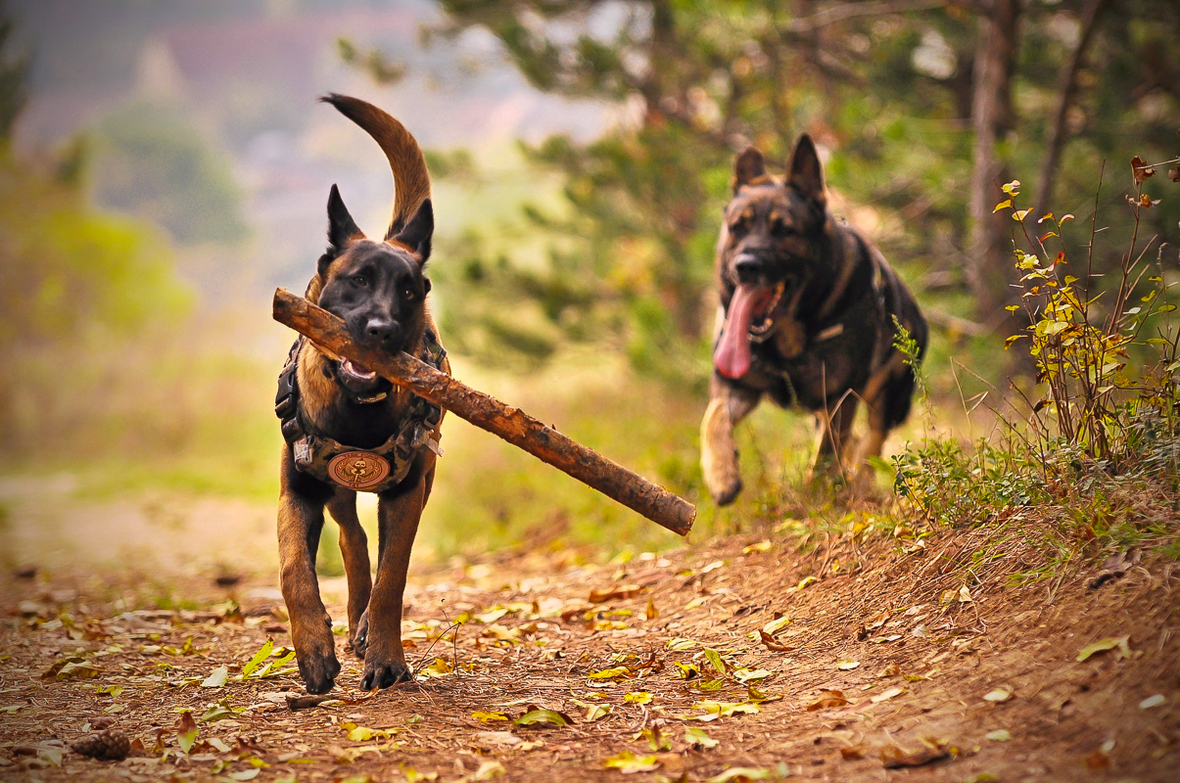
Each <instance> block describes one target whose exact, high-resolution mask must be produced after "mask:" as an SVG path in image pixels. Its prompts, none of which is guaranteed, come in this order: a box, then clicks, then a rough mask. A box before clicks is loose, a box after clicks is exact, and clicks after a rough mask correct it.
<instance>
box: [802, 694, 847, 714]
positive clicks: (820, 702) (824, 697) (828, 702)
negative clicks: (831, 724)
mask: <svg viewBox="0 0 1180 783" xmlns="http://www.w3.org/2000/svg"><path fill="white" fill-rule="evenodd" d="M847 704H848V699H847V698H845V696H844V694H843V693H841V692H840V691H824V692H823V693H821V694H820V695H819V698H818V699H816V700H815V701H813V702H812V703H811V704H808V705H807V711H808V712H815V711H816V710H830V709H834V708H836V707H844V706H846V705H847Z"/></svg>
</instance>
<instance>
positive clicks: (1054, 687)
mask: <svg viewBox="0 0 1180 783" xmlns="http://www.w3.org/2000/svg"><path fill="white" fill-rule="evenodd" d="M16 507H17V513H15V514H14V518H13V519H10V520H9V530H8V531H7V532H8V535H9V536H10V539H11V540H22V541H26V543H27V542H28V541H32V540H34V539H16V538H12V537H13V536H19V535H25V533H21V531H22V530H23V529H24V528H22V524H23V523H22V520H23V519H26V518H25V517H23V516H22V515H21V513H20V508H22V507H21V506H20V504H17V505H16ZM80 510H81V509H75V510H74V512H72V513H77V512H79V511H80ZM223 510H224V509H223ZM215 511H216V510H215V509H203V510H202V513H205V514H207V513H211V512H215ZM239 511H240V509H239ZM255 511H256V510H251V511H249V514H250V515H253V514H255ZM233 513H237V512H233ZM185 514H188V512H185ZM185 514H181V515H180V521H175V520H174V523H173V524H172V527H170V528H167V529H168V530H171V531H172V533H173V534H175V535H176V536H177V537H178V538H180V539H183V538H184V536H185V534H186V532H188V531H187V529H186V525H189V524H197V522H196V520H194V519H193V518H192V517H190V516H185ZM250 518H251V519H253V516H250ZM128 524H129V525H130V529H132V530H135V529H137V528H136V527H135V524H138V523H128ZM153 529H155V530H157V532H158V531H159V529H160V526H159V525H158V524H157V525H155V527H154V528H153ZM26 533H27V531H26ZM42 534H43V535H48V533H45V532H44V531H42ZM161 535H164V534H161ZM809 538H810V539H811V541H810V542H809V543H808V546H805V547H804V546H800V543H801V541H800V539H799V538H798V537H797V535H787V534H779V535H770V534H768V535H757V536H747V537H743V538H731V539H726V540H721V541H716V542H711V543H708V544H695V545H691V546H689V547H685V548H684V549H681V550H677V551H675V552H671V553H665V554H662V555H642V556H639V557H637V558H635V559H633V560H631V561H630V562H628V563H625V564H617V563H616V564H609V565H585V564H580V563H579V562H577V553H565V554H563V555H539V554H536V553H517V554H502V555H500V556H497V557H495V558H492V559H489V560H488V561H487V562H482V563H475V564H456V565H453V566H452V567H449V568H446V569H443V570H436V571H429V572H427V571H421V572H419V573H416V574H415V575H414V577H413V580H412V584H411V587H410V589H409V591H408V596H407V600H408V604H409V607H408V611H407V614H406V616H407V621H406V627H405V634H404V635H405V637H406V639H407V640H408V641H407V644H408V646H409V647H410V649H409V651H408V656H409V657H410V659H411V660H412V661H414V662H416V664H417V669H418V672H419V681H417V682H415V683H412V684H409V685H406V686H401V687H398V688H395V689H391V690H387V691H382V692H376V693H373V694H367V693H362V692H359V691H358V690H357V686H358V683H359V680H360V666H359V664H358V663H357V661H356V660H355V658H353V657H352V656H351V655H349V654H348V653H346V651H345V650H344V641H345V637H344V636H340V637H338V640H339V641H338V653H339V654H340V655H341V659H342V662H343V663H344V671H343V673H342V675H341V677H340V679H339V681H338V685H337V688H336V690H335V691H334V692H333V694H331V695H332V696H334V697H335V699H334V700H332V701H327V702H324V703H322V704H319V705H317V706H313V707H309V708H307V709H300V710H292V709H290V708H289V706H288V698H289V697H293V696H296V695H301V694H302V693H303V691H302V688H301V687H300V683H299V681H298V679H297V677H296V676H294V675H293V674H290V673H283V672H284V670H287V669H288V668H289V667H286V666H281V665H280V666H278V667H277V673H272V674H270V675H269V676H261V677H260V676H258V675H259V673H260V672H262V671H263V667H259V668H255V669H254V670H253V671H251V672H250V674H251V676H248V677H244V678H243V677H242V676H241V675H242V673H243V669H244V668H248V664H249V662H250V661H251V658H252V657H253V656H254V655H255V653H256V652H257V651H259V649H260V648H262V647H263V645H264V643H266V641H267V640H268V639H273V641H274V644H275V645H276V646H277V647H281V646H282V645H284V644H287V643H289V636H288V635H287V625H286V622H285V615H284V612H283V608H282V605H281V599H280V598H279V597H278V596H277V592H276V590H275V589H274V588H275V583H274V577H273V570H271V569H270V567H269V565H267V563H266V562H265V561H264V562H261V564H260V565H259V566H258V567H256V568H254V569H253V570H251V569H249V568H246V567H244V566H242V567H241V568H239V571H238V572H236V573H224V572H225V571H226V569H227V568H228V566H226V565H225V564H224V563H223V564H222V565H221V566H217V565H216V563H217V562H219V561H218V559H217V558H212V559H207V560H205V561H202V562H203V563H204V564H205V565H204V567H203V570H202V569H194V568H191V567H187V568H186V567H180V566H178V567H176V568H175V570H173V571H170V572H161V571H160V570H159V567H157V566H153V565H151V564H150V563H148V562H141V563H138V564H136V563H129V562H124V563H123V564H122V565H121V566H119V565H109V566H106V567H104V568H98V567H96V566H86V567H78V568H74V569H70V568H67V567H65V566H64V565H59V566H58V567H57V568H56V569H54V571H53V575H52V576H51V577H47V576H46V575H45V572H44V571H42V572H40V573H38V574H30V573H28V572H27V571H26V572H24V573H23V578H22V577H21V576H14V575H5V579H6V580H7V581H5V582H4V583H3V593H2V596H3V605H2V608H3V611H4V614H5V616H4V621H3V631H2V636H0V779H4V780H22V781H23V780H30V781H31V780H45V781H56V780H87V781H90V780H97V781H115V780H132V781H137V780H207V779H213V778H216V779H220V780H239V781H241V780H257V781H285V780H298V781H349V782H350V783H354V782H355V783H362V781H400V780H437V781H458V780H487V779H494V778H500V777H502V778H503V779H504V780H512V781H552V780H555V779H562V780H565V781H583V780H585V781H592V780H593V781H597V780H613V779H622V780H627V779H630V780H636V781H644V780H650V781H656V780H685V781H710V780H711V781H719V782H720V781H727V780H747V779H748V780H758V779H768V780H775V779H780V778H786V777H789V778H791V779H800V780H833V781H860V780H872V781H890V780H898V781H900V780H916V781H925V780H932V781H933V780H937V781H943V780H946V781H985V780H1004V781H1015V780H1047V781H1049V780H1052V781H1058V780H1059V781H1075V780H1095V781H1102V780H1112V781H1113V780H1119V781H1165V780H1167V781H1171V780H1176V779H1177V777H1176V775H1177V774H1178V773H1177V770H1180V663H1178V662H1180V633H1178V632H1177V631H1178V630H1180V565H1178V564H1177V563H1175V562H1173V561H1162V560H1153V559H1152V558H1151V557H1150V556H1149V557H1147V558H1145V559H1144V560H1143V562H1141V563H1139V564H1137V565H1135V566H1133V567H1131V568H1130V569H1129V570H1128V571H1127V573H1126V574H1125V575H1124V576H1122V577H1121V578H1117V579H1111V580H1109V581H1107V582H1106V583H1105V584H1103V585H1102V586H1100V587H1098V588H1091V587H1090V586H1089V583H1090V582H1091V580H1092V579H1093V577H1094V576H1095V573H1094V569H1093V568H1088V569H1087V570H1085V571H1083V572H1079V573H1068V574H1065V575H1064V578H1062V579H1061V580H1060V581H1059V582H1053V583H1049V582H1037V583H1034V584H1031V585H1029V586H1025V587H1010V586H1005V579H1004V573H1003V571H1002V569H1003V568H1004V567H1006V563H1007V562H1008V560H1009V559H1007V558H1006V559H1004V560H1000V561H997V562H995V563H993V564H992V568H994V569H997V570H995V572H994V573H989V572H986V571H983V570H981V569H980V568H979V567H977V568H976V569H975V570H974V578H972V577H970V576H968V575H969V574H970V573H971V571H969V570H968V569H967V568H966V563H967V562H968V558H969V555H970V553H971V552H973V551H974V547H973V544H974V542H973V541H972V540H971V539H970V537H969V534H967V533H961V532H960V533H953V532H952V533H943V534H939V535H933V536H930V537H928V538H925V539H924V546H918V545H915V542H914V540H913V539H900V540H899V539H895V538H893V537H892V536H890V535H886V534H884V533H876V534H873V533H872V532H871V531H870V532H869V533H867V534H866V533H861V534H860V535H858V536H857V537H853V535H852V534H851V532H849V533H847V534H845V535H842V536H829V537H823V536H820V535H819V534H816V535H813V536H810V537H809ZM232 548H233V547H231V549H232ZM1015 554H1017V555H1019V553H1015ZM146 556H147V555H145V557H146ZM267 557H269V555H268V556H267ZM25 559H28V558H25ZM1018 559H1019V558H1018ZM181 561H183V558H176V557H175V556H174V555H170V562H181ZM82 562H83V561H79V563H77V564H76V565H78V564H81V563H82ZM225 562H231V561H225ZM136 565H138V566H141V567H143V568H145V569H146V570H147V571H152V572H153V573H154V574H155V578H156V579H155V581H154V582H153V583H151V584H148V583H147V582H145V580H144V578H143V573H144V572H143V571H140V570H137V569H136V568H135V566H136ZM240 565H241V564H240V563H239V566H240ZM218 568H220V569H221V570H220V571H218V570H217V569H218ZM231 570H232V569H231ZM1013 570H1014V567H1013ZM198 571H199V573H198ZM87 572H89V573H87ZM219 575H220V576H221V577H222V581H223V583H224V584H226V585H227V586H225V587H218V586H217V585H216V584H214V582H213V578H214V577H215V576H219ZM234 579H237V580H238V581H236V583H234V584H232V585H229V584H228V583H229V582H232V581H233V580H234ZM161 585H167V586H168V587H169V588H170V590H171V593H170V595H172V596H178V595H180V596H185V597H186V598H187V600H189V601H190V602H191V605H192V607H194V608H188V609H184V608H181V609H177V608H165V609H155V610H152V609H146V610H145V609H140V610H137V611H127V610H128V609H132V608H134V606H136V605H137V603H136V602H137V601H142V600H143V599H144V598H145V597H146V596H148V595H150V594H151V591H153V590H158V589H159V586H161ZM323 587H324V592H325V594H326V596H327V598H328V599H329V602H330V606H329V609H330V610H331V611H332V613H333V616H334V617H343V616H344V610H343V598H344V596H343V592H342V590H343V587H342V584H341V583H340V580H324V584H323ZM230 598H232V599H234V601H235V602H236V603H234V602H227V599H230ZM139 605H142V604H139ZM1123 637H1126V638H1125V639H1123ZM1102 640H1111V641H1110V642H1109V645H1110V646H1111V649H1107V650H1104V651H1101V652H1094V653H1093V654H1092V655H1090V657H1088V658H1087V659H1086V660H1084V661H1078V660H1077V658H1078V657H1079V654H1080V653H1081V652H1082V651H1083V650H1084V649H1085V648H1086V647H1087V646H1088V645H1091V644H1092V643H1094V642H1098V641H1102ZM1116 640H1122V642H1123V644H1122V647H1121V648H1120V646H1119V645H1118V644H1117V643H1116ZM1125 654H1126V655H1125ZM278 655H280V656H281V653H278ZM1127 656H1129V657H1127ZM270 660H271V661H276V660H278V658H277V657H276V658H271V659H270ZM182 710H189V711H191V717H192V719H193V720H192V721H191V722H190V719H189V718H188V717H186V716H184V715H183V714H181V711H182ZM103 722H111V723H113V727H114V730H117V731H120V732H122V733H124V734H125V735H126V736H127V737H128V738H129V739H131V740H133V741H134V749H133V751H132V754H131V756H130V757H129V758H127V759H125V760H123V761H120V762H112V761H96V760H93V759H89V758H84V757H82V756H80V755H78V754H77V753H75V752H73V751H71V750H69V749H68V746H69V745H70V744H71V743H74V742H76V741H77V740H79V739H80V738H82V737H84V736H86V735H87V733H90V734H93V733H95V732H96V731H97V729H96V728H95V727H96V726H101V725H102V723H103ZM194 727H195V730H196V733H195V735H194V734H193V733H192V732H193V729H194ZM909 765H915V766H909ZM626 773H630V776H629V777H627V778H619V776H620V775H622V774H626Z"/></svg>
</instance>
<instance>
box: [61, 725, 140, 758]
mask: <svg viewBox="0 0 1180 783" xmlns="http://www.w3.org/2000/svg"><path fill="white" fill-rule="evenodd" d="M70 749H71V750H73V751H74V752H75V753H81V754H82V755H83V756H89V757H90V758H92V759H98V760H99V761H122V760H123V759H125V758H127V754H128V753H130V752H131V741H130V740H129V739H127V735H126V734H124V733H123V732H121V731H119V730H118V729H117V728H114V727H111V728H108V729H104V730H102V731H97V732H93V733H90V734H87V735H86V736H85V737H83V738H82V739H80V740H78V741H77V742H75V743H74V744H72V745H70Z"/></svg>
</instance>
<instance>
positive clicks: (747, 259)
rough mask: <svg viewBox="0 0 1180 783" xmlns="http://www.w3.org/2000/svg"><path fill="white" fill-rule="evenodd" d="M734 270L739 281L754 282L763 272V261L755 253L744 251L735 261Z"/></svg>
mask: <svg viewBox="0 0 1180 783" xmlns="http://www.w3.org/2000/svg"><path fill="white" fill-rule="evenodd" d="M733 271H734V272H735V273H736V274H737V278H738V282H740V283H753V282H755V281H756V280H757V279H758V276H759V275H761V274H762V262H761V261H760V260H759V259H758V257H757V256H755V255H754V254H753V253H742V254H741V255H740V256H738V257H737V258H735V259H734V261H733Z"/></svg>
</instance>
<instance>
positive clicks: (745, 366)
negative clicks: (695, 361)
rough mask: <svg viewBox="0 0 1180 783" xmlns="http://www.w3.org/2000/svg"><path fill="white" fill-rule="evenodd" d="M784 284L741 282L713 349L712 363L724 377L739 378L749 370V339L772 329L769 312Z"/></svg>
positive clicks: (765, 333) (780, 293)
mask: <svg viewBox="0 0 1180 783" xmlns="http://www.w3.org/2000/svg"><path fill="white" fill-rule="evenodd" d="M783 288H784V284H783V283H779V284H778V285H775V286H758V285H750V284H743V285H739V286H738V287H737V289H736V290H735V291H734V292H733V298H732V299H730V301H729V311H728V312H727V314H726V318H725V326H724V327H723V329H722V332H721V339H720V340H719V341H718V342H717V348H716V349H715V350H714V351H713V366H714V367H716V368H717V371H718V372H719V373H721V374H722V375H724V376H725V377H727V378H741V377H742V376H744V375H745V374H746V373H747V372H749V370H750V341H751V340H755V341H757V340H759V338H765V337H766V335H768V334H769V333H770V331H771V330H772V329H773V328H774V321H773V320H772V318H771V314H772V313H773V312H774V308H775V307H776V306H778V303H779V300H780V299H781V298H782V295H783Z"/></svg>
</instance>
